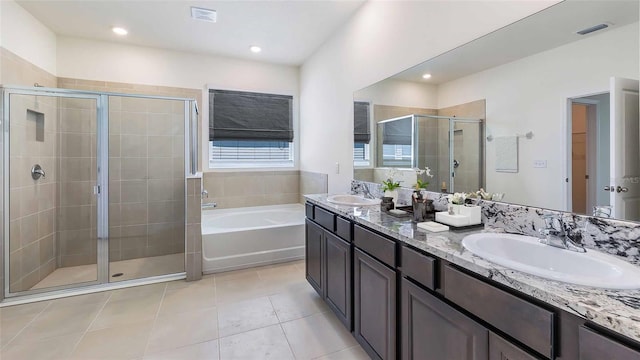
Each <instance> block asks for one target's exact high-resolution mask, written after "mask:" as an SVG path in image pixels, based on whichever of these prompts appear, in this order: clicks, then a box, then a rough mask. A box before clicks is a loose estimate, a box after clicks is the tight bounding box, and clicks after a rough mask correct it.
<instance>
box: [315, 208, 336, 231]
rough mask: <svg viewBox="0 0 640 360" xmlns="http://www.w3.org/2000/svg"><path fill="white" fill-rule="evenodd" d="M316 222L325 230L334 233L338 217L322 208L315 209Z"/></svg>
mask: <svg viewBox="0 0 640 360" xmlns="http://www.w3.org/2000/svg"><path fill="white" fill-rule="evenodd" d="M314 220H315V221H316V222H317V223H318V224H320V225H321V226H322V227H323V228H325V229H327V230H329V231H331V232H334V231H336V215H335V214H334V213H332V212H329V211H327V210H325V209H323V208H321V207H317V206H316V207H315V209H314Z"/></svg>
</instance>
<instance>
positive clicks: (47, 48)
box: [0, 0, 56, 75]
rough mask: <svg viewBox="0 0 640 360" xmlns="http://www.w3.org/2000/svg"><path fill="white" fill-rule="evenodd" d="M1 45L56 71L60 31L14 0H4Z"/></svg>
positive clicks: (0, 5) (0, 4) (0, 12)
mask: <svg viewBox="0 0 640 360" xmlns="http://www.w3.org/2000/svg"><path fill="white" fill-rule="evenodd" d="M0 46H2V47H4V48H5V49H7V50H9V51H11V52H12V53H14V54H16V55H18V56H20V57H21V58H23V59H25V60H27V61H29V62H31V63H32V64H34V65H36V66H38V67H40V68H42V69H44V70H46V71H47V72H49V73H51V74H53V75H56V35H55V34H54V33H53V32H52V31H51V30H49V28H47V27H46V26H44V25H43V24H42V23H41V22H39V21H38V20H36V18H34V17H33V16H32V15H31V14H29V13H28V12H27V11H26V10H24V9H23V8H22V7H21V6H20V5H18V4H17V3H16V2H14V1H13V0H1V1H0Z"/></svg>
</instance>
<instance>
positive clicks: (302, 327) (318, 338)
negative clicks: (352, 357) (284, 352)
mask: <svg viewBox="0 0 640 360" xmlns="http://www.w3.org/2000/svg"><path fill="white" fill-rule="evenodd" d="M282 328H283V329H284V333H285V335H286V336H287V339H288V340H289V344H290V345H291V348H292V349H293V353H294V355H295V357H296V359H313V358H316V357H320V356H323V355H328V354H331V353H334V352H337V351H340V350H344V349H346V348H349V347H353V346H355V345H357V343H356V340H355V339H354V338H353V336H351V334H350V333H349V332H348V331H347V330H346V329H345V327H344V326H343V325H342V323H340V321H339V320H338V319H337V318H336V317H335V316H334V315H333V314H332V313H331V312H326V313H319V314H315V315H311V316H308V317H305V318H302V319H298V320H293V321H289V322H285V323H282Z"/></svg>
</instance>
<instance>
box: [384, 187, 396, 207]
mask: <svg viewBox="0 0 640 360" xmlns="http://www.w3.org/2000/svg"><path fill="white" fill-rule="evenodd" d="M384 196H386V197H390V198H393V208H394V209H395V208H396V201H398V190H386V191H385V192H384Z"/></svg>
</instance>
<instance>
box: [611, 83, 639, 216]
mask: <svg viewBox="0 0 640 360" xmlns="http://www.w3.org/2000/svg"><path fill="white" fill-rule="evenodd" d="M610 87H611V93H610V94H611V95H610V96H611V183H610V186H611V188H610V191H611V205H612V207H613V213H612V217H614V218H616V219H626V220H636V221H637V220H640V125H639V123H638V122H639V118H638V110H639V108H638V106H639V104H638V80H630V79H622V78H615V77H613V78H611V82H610Z"/></svg>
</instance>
